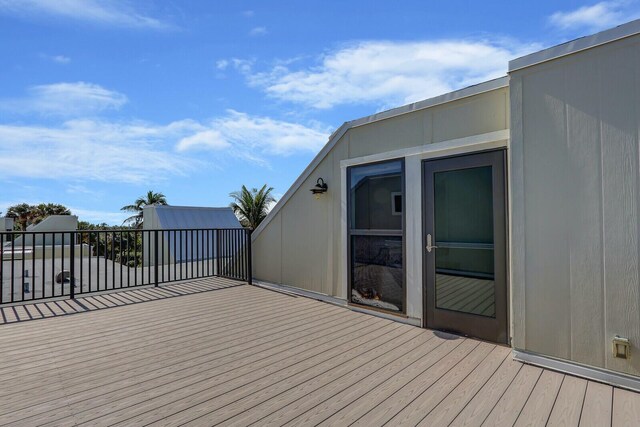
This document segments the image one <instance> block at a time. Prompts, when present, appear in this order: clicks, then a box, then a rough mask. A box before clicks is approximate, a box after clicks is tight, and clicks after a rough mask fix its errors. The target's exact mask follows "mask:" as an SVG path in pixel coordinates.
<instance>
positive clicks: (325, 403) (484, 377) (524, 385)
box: [0, 279, 640, 427]
mask: <svg viewBox="0 0 640 427" xmlns="http://www.w3.org/2000/svg"><path fill="white" fill-rule="evenodd" d="M140 291H143V293H144V295H145V297H143V296H141V295H138V298H140V299H143V298H146V299H149V300H151V301H148V302H141V301H137V302H134V300H135V299H136V298H135V297H134V295H135V293H136V292H140ZM130 292H131V294H129V295H128V296H126V293H119V294H112V295H110V296H106V297H105V296H101V297H91V298H87V299H79V300H77V302H75V303H71V305H76V304H78V306H79V307H85V309H78V310H77V311H84V312H83V313H79V314H75V315H65V314H64V313H62V312H58V313H55V314H56V315H55V316H54V313H53V312H51V313H50V316H48V317H50V318H45V319H40V320H26V321H17V322H15V323H13V324H5V325H1V326H0V425H19V426H31V425H44V424H47V425H54V426H66V425H90V426H96V425H123V426H132V425H147V424H154V423H155V424H158V425H163V426H170V425H184V424H186V425H242V426H244V425H252V424H253V425H258V426H264V425H295V426H298V425H319V424H321V425H337V426H346V425H360V426H367V427H370V426H378V425H383V424H387V425H390V426H396V425H422V426H440V425H455V426H462V425H500V426H502V425H534V426H535V425H545V424H548V425H576V426H577V425H583V426H591V425H592V426H606V425H615V426H621V425H630V426H631V425H640V395H639V394H636V393H632V392H629V391H625V390H622V389H617V388H612V387H610V386H607V385H603V384H599V383H595V382H590V381H586V380H583V379H579V378H575V377H572V376H568V375H563V374H560V373H556V372H552V371H548V370H544V369H540V368H537V367H533V366H529V365H523V364H521V363H518V362H515V361H513V360H512V359H511V356H510V350H509V349H508V348H505V347H501V346H496V345H493V344H489V343H485V342H480V341H476V340H472V339H465V338H460V337H455V336H449V335H447V334H441V333H436V332H433V331H429V330H425V329H420V328H416V327H413V326H408V325H404V324H401V323H397V322H393V321H389V320H385V319H381V318H377V317H372V316H369V315H366V314H362V313H357V312H352V311H350V310H347V309H345V308H342V307H337V306H334V305H330V304H326V303H322V302H319V301H315V300H311V299H308V298H303V297H293V296H289V295H285V294H282V293H278V292H274V291H269V290H266V289H262V288H258V287H253V286H248V285H243V284H240V285H239V284H238V282H231V281H226V280H223V279H204V280H200V281H197V282H193V283H190V284H181V285H171V286H167V287H163V288H160V289H150V290H139V291H130ZM178 294H181V295H180V296H178ZM100 300H104V301H102V302H100ZM118 300H119V301H120V303H117V302H116V301H118ZM126 301H129V303H126ZM20 310H24V313H37V312H38V310H35V309H34V308H33V307H32V308H21V309H20ZM39 310H40V311H45V309H44V307H40V308H39ZM51 310H53V308H52V309H51ZM56 310H59V309H56ZM31 317H32V318H36V317H37V316H35V314H32V315H31ZM41 317H47V316H44V315H43V316H41ZM28 318H29V317H27V318H25V319H28ZM13 320H14V321H16V320H20V315H19V314H18V315H17V316H16V317H15V318H14V319H13Z"/></svg>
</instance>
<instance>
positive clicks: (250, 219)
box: [229, 184, 275, 230]
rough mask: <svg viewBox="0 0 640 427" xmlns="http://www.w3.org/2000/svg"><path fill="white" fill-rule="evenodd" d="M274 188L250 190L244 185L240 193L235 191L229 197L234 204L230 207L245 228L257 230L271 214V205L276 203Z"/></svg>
mask: <svg viewBox="0 0 640 427" xmlns="http://www.w3.org/2000/svg"><path fill="white" fill-rule="evenodd" d="M272 191H273V187H269V188H267V184H265V185H263V186H262V188H261V189H259V190H258V189H257V188H252V189H251V190H248V189H247V187H245V186H244V185H243V186H242V189H240V191H234V192H233V193H230V194H229V196H231V198H232V199H233V202H231V204H230V205H229V206H230V207H231V209H233V212H234V213H235V214H236V216H237V217H238V219H239V220H240V223H241V224H242V226H243V227H249V228H251V229H252V230H255V229H256V227H257V226H258V225H260V223H261V222H262V220H264V219H265V217H266V216H267V214H268V213H269V207H270V205H271V204H272V203H273V202H275V199H274V198H273V196H272V195H271V192H272Z"/></svg>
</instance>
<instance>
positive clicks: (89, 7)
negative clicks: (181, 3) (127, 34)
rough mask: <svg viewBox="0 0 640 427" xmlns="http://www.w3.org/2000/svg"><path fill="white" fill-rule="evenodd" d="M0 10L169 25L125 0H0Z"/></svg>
mask: <svg viewBox="0 0 640 427" xmlns="http://www.w3.org/2000/svg"><path fill="white" fill-rule="evenodd" d="M0 12H4V13H11V14H18V15H44V16H56V17H64V18H70V19H75V20H78V21H85V22H92V23H100V24H104V25H112V26H118V27H128V28H149V29H156V30H164V29H170V28H172V26H171V25H169V24H167V23H165V22H162V21H160V20H159V19H156V18H152V17H150V16H146V15H144V14H141V13H139V12H137V11H136V10H135V9H134V8H133V7H132V6H131V5H130V4H129V3H128V2H125V1H124V0H117V1H111V2H105V1H100V0H0Z"/></svg>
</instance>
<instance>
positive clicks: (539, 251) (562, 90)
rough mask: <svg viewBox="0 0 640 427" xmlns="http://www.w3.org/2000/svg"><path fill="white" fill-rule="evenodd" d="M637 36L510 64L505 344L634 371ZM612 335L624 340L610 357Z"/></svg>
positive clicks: (637, 346) (639, 334)
mask: <svg viewBox="0 0 640 427" xmlns="http://www.w3.org/2000/svg"><path fill="white" fill-rule="evenodd" d="M638 70H640V36H632V37H628V38H625V39H621V40H617V41H613V42H610V43H607V44H603V45H601V46H597V47H594V48H591V49H588V50H584V51H581V52H577V53H574V54H571V55H568V56H564V57H561V58H558V59H554V60H551V61H547V62H544V63H540V64H534V65H532V66H529V67H526V68H522V69H519V70H516V71H513V72H512V73H511V76H510V77H511V82H510V94H511V95H510V96H511V118H512V123H511V159H510V160H511V164H510V167H511V178H512V179H511V186H512V189H511V211H512V237H511V247H512V264H511V265H512V277H511V287H512V292H513V303H512V304H513V305H512V307H513V322H514V324H513V329H514V334H513V335H514V342H513V345H514V347H515V348H516V349H522V350H525V351H529V352H534V353H539V354H543V355H547V356H553V357H557V358H561V359H569V360H572V361H575V362H578V363H582V364H586V365H590V366H596V367H601V368H605V369H610V370H614V371H619V372H624V373H629V374H634V375H638V374H640V357H638V356H637V355H638V352H640V282H639V279H640V278H639V271H638V268H639V262H640V257H639V250H640V248H639V244H640V241H639V236H638V231H639V221H640V216H639V204H640V182H639V173H640V168H639V165H638V159H639V147H638V129H639V127H640V102H639V101H640V74H639V73H638ZM615 335H620V336H622V337H626V338H629V339H630V340H631V343H632V350H631V354H632V357H631V359H630V360H625V359H620V358H615V357H614V356H613V352H612V339H613V337H614V336H615Z"/></svg>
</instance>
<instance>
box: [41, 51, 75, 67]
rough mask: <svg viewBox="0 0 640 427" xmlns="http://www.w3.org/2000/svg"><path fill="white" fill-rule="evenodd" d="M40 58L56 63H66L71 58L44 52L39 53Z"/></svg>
mask: <svg viewBox="0 0 640 427" xmlns="http://www.w3.org/2000/svg"><path fill="white" fill-rule="evenodd" d="M40 58H42V59H46V60H48V61H52V62H56V63H58V64H68V63H69V62H71V58H69V57H68V56H64V55H46V54H44V53H41V54H40Z"/></svg>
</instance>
